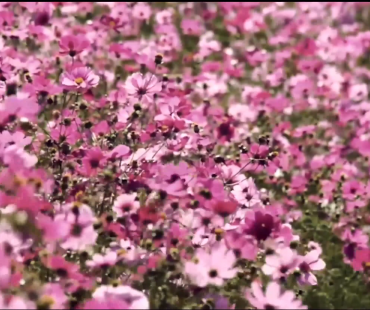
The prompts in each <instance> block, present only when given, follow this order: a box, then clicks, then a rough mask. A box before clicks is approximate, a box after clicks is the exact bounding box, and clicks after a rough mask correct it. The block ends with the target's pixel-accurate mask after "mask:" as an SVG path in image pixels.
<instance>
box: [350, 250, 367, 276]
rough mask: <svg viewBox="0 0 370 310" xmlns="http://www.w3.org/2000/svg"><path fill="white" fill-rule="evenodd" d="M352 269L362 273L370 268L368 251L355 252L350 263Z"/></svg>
mask: <svg viewBox="0 0 370 310" xmlns="http://www.w3.org/2000/svg"><path fill="white" fill-rule="evenodd" d="M352 267H353V269H354V270H356V271H363V270H364V269H365V268H369V267H370V249H368V248H366V249H360V250H357V251H356V254H355V258H354V260H353V261H352Z"/></svg>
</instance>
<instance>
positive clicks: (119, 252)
mask: <svg viewBox="0 0 370 310" xmlns="http://www.w3.org/2000/svg"><path fill="white" fill-rule="evenodd" d="M117 254H118V255H119V256H123V255H126V254H127V250H126V249H120V250H118V251H117Z"/></svg>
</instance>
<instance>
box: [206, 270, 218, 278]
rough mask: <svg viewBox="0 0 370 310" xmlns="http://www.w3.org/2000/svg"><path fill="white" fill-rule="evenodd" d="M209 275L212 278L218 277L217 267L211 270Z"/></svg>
mask: <svg viewBox="0 0 370 310" xmlns="http://www.w3.org/2000/svg"><path fill="white" fill-rule="evenodd" d="M208 275H209V277H210V278H216V277H217V270H215V269H212V270H210V271H209V274H208Z"/></svg>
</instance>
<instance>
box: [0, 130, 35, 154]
mask: <svg viewBox="0 0 370 310" xmlns="http://www.w3.org/2000/svg"><path fill="white" fill-rule="evenodd" d="M31 142H32V138H31V137H26V136H25V134H24V133H23V132H21V131H16V132H14V133H11V132H9V131H7V130H6V131H3V132H2V133H0V155H1V154H3V152H4V150H5V149H6V148H7V147H8V146H10V145H17V146H18V147H20V148H24V147H25V146H26V145H29V144H30V143H31Z"/></svg>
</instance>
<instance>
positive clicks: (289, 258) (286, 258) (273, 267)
mask: <svg viewBox="0 0 370 310" xmlns="http://www.w3.org/2000/svg"><path fill="white" fill-rule="evenodd" d="M298 264H299V257H298V254H297V253H296V252H295V251H293V250H292V249H290V248H288V247H286V248H279V249H277V250H276V254H273V255H267V256H266V263H265V265H263V266H262V271H263V273H264V274H266V275H268V276H272V279H274V280H278V279H280V278H285V277H286V276H287V275H289V274H290V273H292V272H293V271H294V270H295V268H297V266H298Z"/></svg>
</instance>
